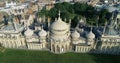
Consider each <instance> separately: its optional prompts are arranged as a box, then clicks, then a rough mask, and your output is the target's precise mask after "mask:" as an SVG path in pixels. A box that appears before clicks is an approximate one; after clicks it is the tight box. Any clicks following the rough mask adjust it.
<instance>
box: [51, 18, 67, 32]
mask: <svg viewBox="0 0 120 63" xmlns="http://www.w3.org/2000/svg"><path fill="white" fill-rule="evenodd" d="M51 29H52V30H58V31H62V30H66V29H68V24H67V23H65V22H63V21H62V19H61V18H60V17H59V18H58V20H57V21H55V22H54V23H53V24H52V25H51Z"/></svg>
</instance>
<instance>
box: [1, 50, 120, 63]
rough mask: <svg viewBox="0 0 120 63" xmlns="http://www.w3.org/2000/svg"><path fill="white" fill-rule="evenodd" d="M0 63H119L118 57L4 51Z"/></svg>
mask: <svg viewBox="0 0 120 63" xmlns="http://www.w3.org/2000/svg"><path fill="white" fill-rule="evenodd" d="M0 63H120V56H115V55H97V54H81V53H71V52H70V53H64V54H53V53H50V52H48V51H31V50H15V49H6V50H5V51H4V52H0Z"/></svg>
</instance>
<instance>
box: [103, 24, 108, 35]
mask: <svg viewBox="0 0 120 63" xmlns="http://www.w3.org/2000/svg"><path fill="white" fill-rule="evenodd" d="M107 24H108V23H107V22H105V26H104V29H103V35H104V33H105V30H106V27H107Z"/></svg>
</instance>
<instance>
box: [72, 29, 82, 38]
mask: <svg viewBox="0 0 120 63" xmlns="http://www.w3.org/2000/svg"><path fill="white" fill-rule="evenodd" d="M71 36H72V38H79V37H80V34H79V33H78V32H77V31H76V30H75V31H74V32H73V33H72V34H71Z"/></svg>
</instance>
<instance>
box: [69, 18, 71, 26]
mask: <svg viewBox="0 0 120 63" xmlns="http://www.w3.org/2000/svg"><path fill="white" fill-rule="evenodd" d="M69 25H70V27H71V19H69Z"/></svg>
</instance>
